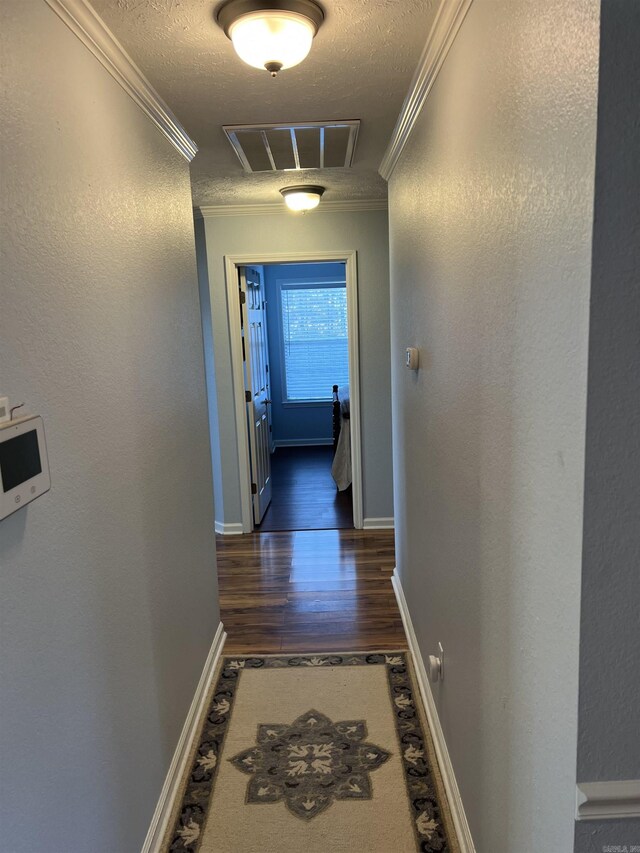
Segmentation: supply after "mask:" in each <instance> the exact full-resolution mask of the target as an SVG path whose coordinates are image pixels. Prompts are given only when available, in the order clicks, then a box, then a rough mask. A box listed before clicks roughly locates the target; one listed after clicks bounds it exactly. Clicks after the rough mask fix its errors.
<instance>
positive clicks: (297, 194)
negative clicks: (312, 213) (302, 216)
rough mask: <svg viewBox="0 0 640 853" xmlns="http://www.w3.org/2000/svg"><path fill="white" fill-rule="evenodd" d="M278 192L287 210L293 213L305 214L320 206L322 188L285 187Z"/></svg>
mask: <svg viewBox="0 0 640 853" xmlns="http://www.w3.org/2000/svg"><path fill="white" fill-rule="evenodd" d="M280 192H281V193H282V195H283V196H284V201H285V204H286V205H287V207H288V208H289V210H292V211H294V212H295V213H306V212H307V211H308V210H313V209H314V208H315V207H317V206H318V205H319V204H320V199H321V198H322V194H323V193H324V187H312V186H302V187H285V188H284V189H282V190H280Z"/></svg>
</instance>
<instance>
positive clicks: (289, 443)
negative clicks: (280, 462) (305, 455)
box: [273, 438, 333, 447]
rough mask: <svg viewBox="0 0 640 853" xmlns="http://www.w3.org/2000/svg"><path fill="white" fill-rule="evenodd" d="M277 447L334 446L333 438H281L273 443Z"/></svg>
mask: <svg viewBox="0 0 640 853" xmlns="http://www.w3.org/2000/svg"><path fill="white" fill-rule="evenodd" d="M273 444H274V446H275V447H319V446H320V445H322V446H324V445H332V444H333V439H332V438H281V439H278V440H277V441H274V442H273Z"/></svg>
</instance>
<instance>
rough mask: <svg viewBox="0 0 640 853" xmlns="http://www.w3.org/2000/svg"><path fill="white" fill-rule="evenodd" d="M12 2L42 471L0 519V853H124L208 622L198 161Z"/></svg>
mask: <svg viewBox="0 0 640 853" xmlns="http://www.w3.org/2000/svg"><path fill="white" fill-rule="evenodd" d="M0 6H1V9H2V19H3V20H2V28H1V29H2V37H3V51H4V62H5V70H4V79H3V85H4V100H3V105H2V112H1V115H0V128H1V130H2V165H3V177H2V205H3V209H2V244H1V245H2V284H1V287H2V295H1V299H0V305H1V309H0V386H1V388H2V392H3V393H7V394H9V395H10V396H11V397H12V399H13V400H14V401H16V402H18V401H22V400H24V401H25V402H26V404H27V406H28V408H29V409H30V410H31V411H33V412H38V413H40V414H41V415H42V416H43V418H44V424H45V429H46V434H47V444H48V450H49V457H50V464H51V481H52V488H51V491H50V492H49V493H48V494H47V495H45V496H44V497H41V498H39V499H38V500H37V501H35V502H34V503H33V504H31V505H30V506H28V507H27V508H25V509H23V510H21V511H19V512H18V513H15V514H14V515H12V516H11V517H9V518H8V519H6V520H4V521H1V522H0V586H1V591H0V602H1V618H0V630H1V642H0V646H1V649H2V652H1V663H2V673H1V676H0V683H1V685H2V687H1V690H0V693H1V711H0V722H1V724H0V736H1V741H2V743H1V750H2V758H1V760H0V768H1V770H0V772H1V796H0V800H1V803H2V815H1V817H0V825H1V826H2V836H1V840H0V847H1V848H2V849H3V850H6V851H25V853H36V851H45V853H53V851H63V850H64V851H66V852H67V853H74V851H78V853H86V851H88V850H91V851H94V853H100V851H104V853H114V851H118V853H129V851H131V853H134V851H138V850H140V847H141V845H142V842H143V840H144V837H145V833H146V831H147V829H148V826H149V822H150V820H151V816H152V814H153V810H154V808H155V805H156V803H157V800H158V796H159V794H160V790H161V787H162V784H163V781H164V777H165V774H166V771H167V768H168V766H169V762H170V759H171V757H172V755H173V751H174V748H175V746H176V743H177V739H178V736H179V734H180V730H181V728H182V725H183V723H184V720H185V717H186V714H187V710H188V708H189V704H190V702H191V699H192V697H193V694H194V690H195V687H196V684H197V681H198V678H199V676H200V673H201V671H202V667H203V665H204V661H205V658H206V655H207V652H208V650H209V647H210V644H211V641H212V639H213V635H214V632H215V629H216V627H217V625H218V620H219V616H218V611H217V604H216V597H217V594H216V575H215V552H214V541H213V535H212V528H213V508H212V499H211V493H212V488H211V468H210V459H209V447H208V432H207V412H206V403H205V393H204V375H203V357H202V338H201V332H200V316H199V304H198V290H197V279H196V269H195V260H194V249H193V220H192V214H191V198H190V185H189V171H188V166H187V163H186V162H185V161H184V160H183V159H182V158H181V157H180V155H179V154H178V153H177V152H176V151H175V150H174V149H173V148H172V147H171V146H170V144H169V143H168V142H167V140H166V139H165V138H164V137H163V136H162V135H161V134H160V132H159V131H158V130H157V129H156V127H155V126H154V125H153V124H152V122H151V121H150V120H149V119H148V118H147V116H145V115H144V114H143V113H142V112H141V110H140V109H139V108H138V107H137V106H136V104H135V103H134V102H133V101H132V100H131V98H129V97H128V96H127V95H126V94H125V93H124V92H123V90H122V89H121V88H120V87H119V86H118V85H117V84H116V82H115V81H114V80H113V79H112V78H111V77H110V76H109V75H108V74H107V72H106V71H105V70H104V69H103V68H102V66H101V65H100V64H99V63H98V61H97V60H96V59H95V58H94V57H93V56H92V55H91V54H90V53H89V51H88V50H87V48H86V47H84V45H82V44H81V43H80V41H78V40H77V38H76V37H75V36H74V35H72V33H71V32H70V30H69V29H67V27H66V26H65V25H64V24H63V23H62V22H61V20H60V19H59V18H58V17H57V15H56V14H55V13H54V12H53V11H52V10H51V9H50V8H49V6H47V5H46V4H45V3H44V2H42V0H30V2H26V3H25V2H23V0H4V1H3V2H2V4H0ZM169 407H170V408H169Z"/></svg>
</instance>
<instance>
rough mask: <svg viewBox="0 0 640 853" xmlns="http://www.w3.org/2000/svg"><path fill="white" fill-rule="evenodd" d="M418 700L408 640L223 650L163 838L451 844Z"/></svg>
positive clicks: (173, 841)
mask: <svg viewBox="0 0 640 853" xmlns="http://www.w3.org/2000/svg"><path fill="white" fill-rule="evenodd" d="M419 701H420V700H419V698H418V696H417V694H416V691H415V688H414V684H413V680H412V673H411V669H410V666H409V663H408V661H407V656H406V654H405V653H404V652H379V653H369V654H364V653H353V654H352V653H347V654H327V655H315V656H301V655H297V656H276V655H274V656H269V655H265V656H255V657H226V658H223V660H222V662H221V665H220V669H219V672H218V676H217V681H216V683H215V685H214V687H213V690H212V695H211V699H210V704H209V708H208V711H207V713H206V717H205V719H204V721H203V723H202V726H201V730H200V734H199V737H198V740H197V747H196V749H195V752H194V754H193V759H192V761H191V763H190V767H189V771H188V775H187V777H186V779H185V781H184V788H183V795H182V800H181V802H180V804H179V805H178V806H177V807H176V811H175V812H174V816H173V818H172V822H171V825H170V829H169V830H168V833H167V836H166V838H165V843H164V846H163V848H162V849H163V850H164V851H165V853H219V851H224V853H243V851H248V850H257V849H260V850H261V851H263V853H282V851H286V853H289V851H293V853H299V851H301V850H305V853H315V851H321V853H329V851H338V850H339V851H342V850H345V851H350V853H351V851H352V853H360V851H364V850H366V851H368V853H372V851H380V853H382V851H383V853H405V851H413V850H417V851H422V853H455V851H457V850H458V847H457V844H456V843H455V841H454V840H453V838H452V836H451V834H450V833H449V831H448V828H449V823H448V822H447V824H446V827H447V828H445V820H447V821H448V812H447V811H443V807H442V805H443V804H442V803H441V802H440V799H439V790H440V788H438V787H437V785H436V775H435V774H434V768H433V765H432V764H431V761H430V755H431V754H432V752H431V750H432V746H431V742H430V740H428V738H427V736H426V733H425V730H424V727H423V722H422V716H421V713H420V709H419V707H418V705H417V703H418V702H419ZM247 777H248V778H247ZM216 786H217V787H216Z"/></svg>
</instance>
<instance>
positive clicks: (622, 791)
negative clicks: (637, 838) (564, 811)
mask: <svg viewBox="0 0 640 853" xmlns="http://www.w3.org/2000/svg"><path fill="white" fill-rule="evenodd" d="M639 817H640V779H625V780H623V781H620V782H616V781H613V782H579V783H578V785H577V786H576V820H620V819H623V818H639Z"/></svg>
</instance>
